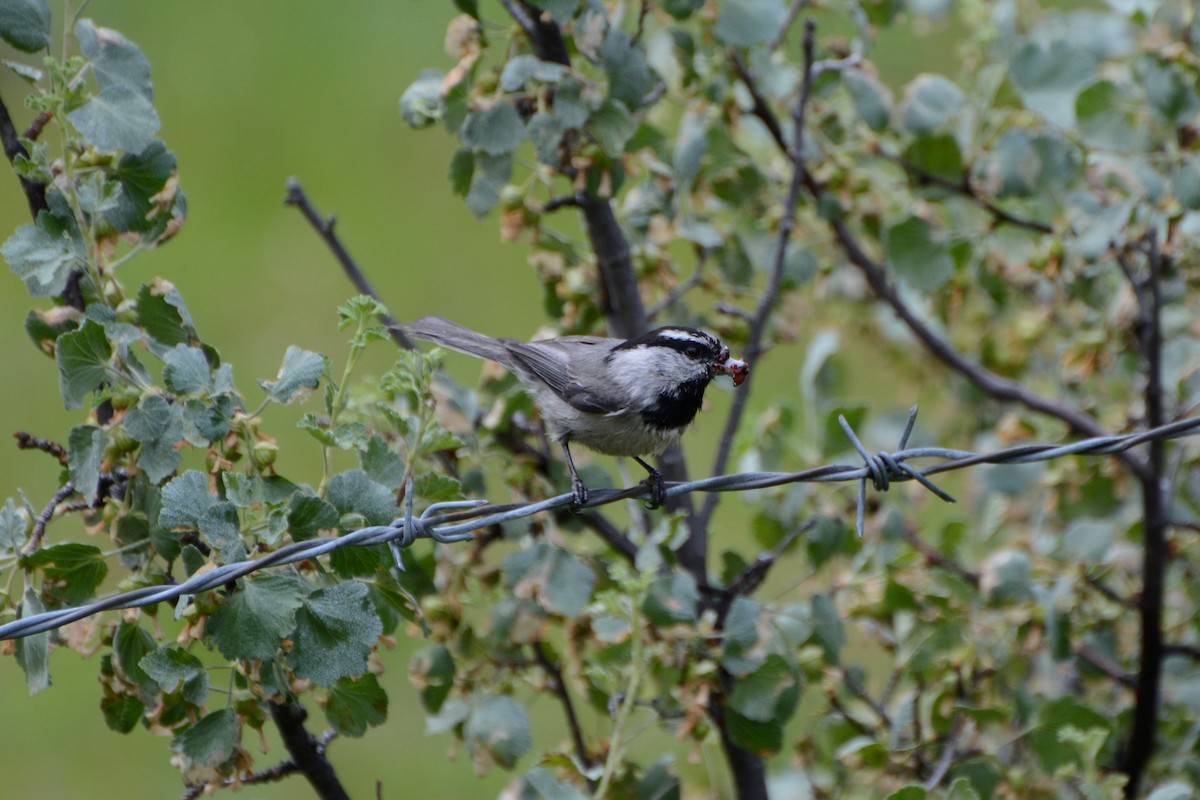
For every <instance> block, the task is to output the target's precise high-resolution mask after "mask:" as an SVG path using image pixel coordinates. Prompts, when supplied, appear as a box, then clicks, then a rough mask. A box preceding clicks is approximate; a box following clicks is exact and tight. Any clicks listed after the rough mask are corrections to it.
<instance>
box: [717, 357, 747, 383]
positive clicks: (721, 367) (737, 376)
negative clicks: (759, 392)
mask: <svg viewBox="0 0 1200 800" xmlns="http://www.w3.org/2000/svg"><path fill="white" fill-rule="evenodd" d="M713 368H714V369H716V371H717V372H718V373H719V374H721V375H728V376H729V377H731V378H733V385H734V386H741V385H742V383H743V382H745V380H746V376H747V375H749V374H750V365H749V364H747V363H746V362H745V361H742V360H741V359H740V358H733V357H732V356H730V355H729V351H728V350H726V351H724V352H722V353H721V358H719V359H718V360H717V361H716V363H715V364H713Z"/></svg>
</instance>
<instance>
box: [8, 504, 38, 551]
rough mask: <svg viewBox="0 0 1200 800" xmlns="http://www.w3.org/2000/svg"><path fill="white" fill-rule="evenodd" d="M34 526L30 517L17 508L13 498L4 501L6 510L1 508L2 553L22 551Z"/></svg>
mask: <svg viewBox="0 0 1200 800" xmlns="http://www.w3.org/2000/svg"><path fill="white" fill-rule="evenodd" d="M32 526H33V522H32V521H31V520H30V519H29V515H28V514H27V513H26V512H25V511H24V509H19V508H17V504H16V503H14V502H13V499H12V498H11V497H10V498H8V499H7V500H6V501H4V508H0V553H4V552H8V553H15V552H16V551H18V550H20V549H21V548H22V547H23V546H24V545H25V540H26V538H27V537H28V535H29V529H30V528H31V527H32Z"/></svg>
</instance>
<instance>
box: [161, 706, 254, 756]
mask: <svg viewBox="0 0 1200 800" xmlns="http://www.w3.org/2000/svg"><path fill="white" fill-rule="evenodd" d="M240 734H241V730H240V728H239V726H238V721H237V712H236V711H234V710H233V709H232V708H224V709H221V710H220V711H214V712H212V713H211V714H208V715H207V716H205V717H203V718H202V719H201V720H200V721H199V722H197V723H196V724H195V725H193V726H191V727H190V728H188V729H186V730H185V731H184V732H183V733H181V734H179V735H178V736H176V737H175V738H174V739H173V740H172V741H171V750H172V751H173V752H176V753H178V754H179V755H181V756H182V757H183V759H184V762H185V763H186V764H187V765H188V766H189V767H190V768H192V769H195V768H199V767H205V768H209V769H216V768H219V767H222V766H224V765H225V764H226V762H228V761H229V760H230V759H232V758H233V754H234V748H236V747H237V745H238V741H239V739H240Z"/></svg>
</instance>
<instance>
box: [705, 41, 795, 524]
mask: <svg viewBox="0 0 1200 800" xmlns="http://www.w3.org/2000/svg"><path fill="white" fill-rule="evenodd" d="M815 50H816V24H815V23H814V22H813V21H812V20H807V21H806V22H805V25H804V80H803V82H802V83H801V86H800V97H799V98H798V99H797V100H796V105H795V109H794V111H793V112H792V130H793V149H792V151H791V152H790V153H789V154H788V155H789V157H790V159H791V162H792V180H791V183H790V185H789V186H788V192H787V196H786V197H785V198H784V211H783V216H782V217H781V218H780V220H779V231H778V233H777V234H776V236H775V257H774V260H773V262H772V264H771V272H770V274H769V275H768V276H767V283H766V286H765V287H763V293H762V297H761V298H760V299H759V301H758V306H757V307H756V308H755V310H754V320H753V321H752V323H751V324H750V334H749V336H748V337H747V339H746V344H745V347H744V348H743V352H744V354H745V359H746V360H747V361H749V362H750V363H751V364H757V358H758V356H759V354H760V353H761V352H762V350H763V339H764V338H765V333H766V327H767V318H768V317H769V316H770V314H771V312H772V310H774V308H775V304H776V303H777V302H778V301H779V291H780V289H781V287H782V286H783V270H784V267H785V266H786V264H787V252H788V246H789V245H790V244H791V241H792V231H793V230H794V228H795V226H796V209H797V207H798V205H799V202H800V189H801V187H802V186H803V183H804V178H805V175H806V174H807V173H808V169H807V167H806V166H805V163H804V159H805V155H804V144H803V142H804V116H805V112H806V111H807V110H808V101H809V98H810V97H811V95H812V67H813V63H814V60H815V56H814V54H815ZM758 371H759V370H758V369H757V367H756V368H755V369H753V370H751V371H750V374H748V375H747V376H746V382H745V385H743V386H742V388H741V390H740V391H738V392H737V393H736V394H735V396H734V398H733V403H732V405H731V407H730V409H729V416H728V417H727V418H726V419H725V427H724V429H723V430H722V432H721V438H720V440H719V443H718V445H717V455H716V458H715V459H714V460H713V467H712V473H713V474H714V475H721V474H722V473H724V472H725V469H726V467H727V466H728V464H729V457H730V455H731V454H732V452H733V437H734V435H735V434H736V433H737V430H738V428H739V427H740V426H741V424H742V417H743V416H744V415H745V412H746V403H747V401H748V400H749V397H750V389H751V385H752V382H753V379H754V376H755V375H756V374H757V373H758ZM717 502H718V497H717V495H709V496H708V497H706V498H705V499H704V504H703V505H702V506H701V507H700V511H699V513H698V514H697V520H698V524H699V526H700V528H701V529H707V528H708V523H709V520H710V519H712V515H713V512H714V511H715V510H716V507H717Z"/></svg>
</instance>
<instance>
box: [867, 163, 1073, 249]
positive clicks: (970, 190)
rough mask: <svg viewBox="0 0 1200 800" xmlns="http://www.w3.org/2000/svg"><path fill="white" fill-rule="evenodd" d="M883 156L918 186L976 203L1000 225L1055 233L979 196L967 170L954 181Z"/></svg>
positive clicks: (1051, 226) (914, 165)
mask: <svg viewBox="0 0 1200 800" xmlns="http://www.w3.org/2000/svg"><path fill="white" fill-rule="evenodd" d="M883 156H884V157H885V158H887V159H889V160H891V161H894V162H896V163H897V164H899V165H900V166H902V167H904V170H905V171H906V172H908V173H910V174H911V175H912V176H913V177H914V178H915V179H916V182H917V183H918V184H925V185H929V186H936V187H938V188H939V189H945V190H946V191H949V192H953V193H954V194H957V195H959V196H961V197H965V198H967V199H969V200H972V201H974V202H975V203H976V204H977V205H978V206H979V207H980V208H982V209H983V210H985V211H987V212H988V213H989V214H991V215H992V216H993V217H994V218H995V220H996V222H997V223H999V224H1007V225H1013V226H1014V227H1018V228H1025V229H1026V230H1031V231H1035V232H1037V233H1044V234H1052V233H1054V226H1053V225H1047V224H1046V223H1044V222H1038V221H1037V220H1034V219H1028V218H1026V217H1020V216H1017V215H1016V214H1011V213H1009V212H1008V211H1005V210H1004V209H1003V208H1001V207H1000V206H998V205H996V204H995V203H993V202H992V201H991V200H989V199H988V198H986V197H984V196H983V195H981V194H978V193H977V192H976V191H975V187H974V186H973V185H972V184H971V176H970V174H969V173H968V172H967V171H966V170H965V169H964V170H963V175H962V180H961V181H954V180H950V179H949V178H947V177H945V176H943V175H938V174H937V173H935V172H929V171H928V170H926V169H923V168H921V167H919V166H917V165H916V164H914V163H912V162H911V161H909V160H908V159H907V158H904V156H900V155H896V154H894V153H884V154H883Z"/></svg>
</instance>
